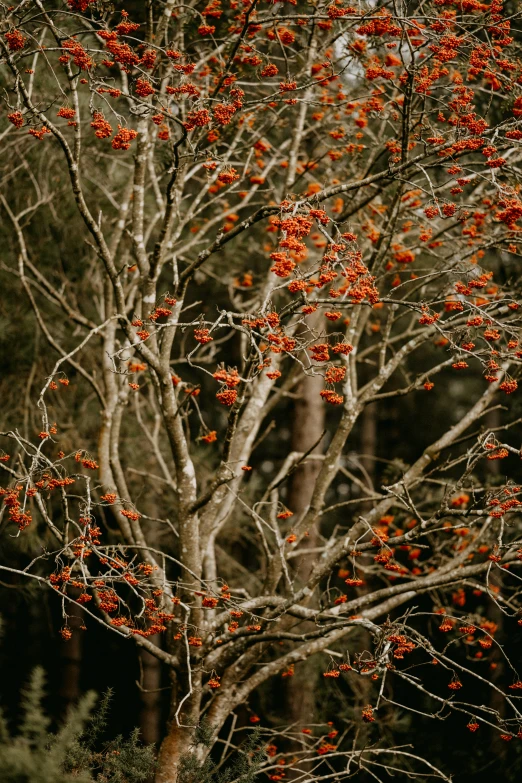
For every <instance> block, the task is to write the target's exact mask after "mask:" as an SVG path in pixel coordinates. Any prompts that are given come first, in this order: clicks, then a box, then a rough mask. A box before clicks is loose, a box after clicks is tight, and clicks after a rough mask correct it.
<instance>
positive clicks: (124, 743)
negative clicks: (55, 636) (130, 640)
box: [0, 668, 155, 783]
mask: <svg viewBox="0 0 522 783" xmlns="http://www.w3.org/2000/svg"><path fill="white" fill-rule="evenodd" d="M44 685H45V675H44V672H43V670H42V669H41V668H37V669H35V671H34V672H33V674H32V677H31V680H30V682H29V685H28V687H27V688H26V690H25V691H24V692H23V695H22V718H21V721H20V723H19V726H18V730H17V733H16V735H15V736H11V734H10V732H9V729H8V726H7V722H6V721H5V719H4V717H3V716H2V715H1V714H0V770H1V773H0V775H1V779H2V783H141V781H146V780H148V779H149V778H150V775H151V774H152V772H153V770H154V767H155V760H154V751H153V749H152V748H151V747H145V748H144V747H141V746H140V744H139V732H138V730H137V729H136V730H135V731H134V732H133V733H132V734H131V736H130V737H129V738H128V739H124V738H123V737H121V736H119V737H117V738H116V739H115V740H113V741H112V742H109V743H105V744H103V745H101V746H100V738H101V734H102V732H103V730H104V729H105V727H106V725H107V715H108V711H109V704H110V699H111V695H112V694H111V693H110V692H108V693H106V694H105V695H104V696H103V698H102V700H101V702H100V704H99V706H98V710H97V712H95V713H93V710H94V707H95V704H96V701H97V696H96V694H95V693H94V692H92V691H91V692H89V693H87V694H86V695H85V696H84V697H83V698H82V699H81V700H80V702H79V703H78V705H77V706H76V707H75V708H74V709H72V710H70V712H69V714H68V716H67V720H66V722H65V724H64V725H63V726H62V727H61V728H60V729H59V730H58V731H57V732H56V733H52V732H50V731H49V726H50V719H49V718H48V716H47V715H46V714H45V711H44V709H43V706H42V702H43V698H44V695H45V692H44ZM100 748H101V749H100Z"/></svg>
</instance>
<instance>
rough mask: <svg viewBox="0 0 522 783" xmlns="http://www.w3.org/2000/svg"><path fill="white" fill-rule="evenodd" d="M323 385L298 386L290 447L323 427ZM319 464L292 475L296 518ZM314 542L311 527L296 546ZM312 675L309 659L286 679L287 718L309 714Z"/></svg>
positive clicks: (300, 573) (297, 447) (314, 380)
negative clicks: (321, 392)
mask: <svg viewBox="0 0 522 783" xmlns="http://www.w3.org/2000/svg"><path fill="white" fill-rule="evenodd" d="M323 385H324V384H323V379H322V377H321V376H306V377H305V378H304V379H303V381H302V382H301V384H300V386H299V389H298V393H299V399H298V400H296V403H295V408H294V417H293V423H292V450H293V451H297V452H301V453H303V452H306V451H308V449H310V448H311V447H312V446H313V445H314V444H316V443H317V442H318V441H319V439H320V438H321V435H322V433H323V431H324V423H325V414H324V405H323V404H322V402H321V398H320V396H319V392H320V391H321V389H322V388H323ZM321 446H322V444H321V443H318V445H317V446H316V447H315V449H314V450H313V452H312V454H320V453H321V451H322V448H321ZM320 468H321V462H320V460H313V459H308V460H306V461H305V462H304V464H303V465H301V466H300V467H299V468H298V469H297V470H296V471H295V473H294V474H293V476H292V479H291V482H290V486H289V492H288V499H287V505H288V508H289V509H291V510H292V511H293V512H294V514H295V516H296V517H297V518H299V517H300V516H301V515H302V514H303V513H304V512H305V511H306V509H307V508H308V506H309V504H310V501H311V499H312V491H313V487H314V485H315V480H316V478H317V474H318V473H319V470H320ZM317 544H318V531H317V529H316V528H315V527H314V528H313V529H312V530H310V531H309V536H307V537H306V538H305V539H303V541H302V542H301V544H300V545H299V546H300V547H301V548H303V547H308V548H313V547H315V546H317ZM314 558H315V555H314V554H313V553H311V554H310V555H309V556H302V557H301V558H300V563H299V567H298V569H297V572H296V575H295V576H296V580H297V581H298V582H299V583H301V582H302V581H306V579H307V577H308V575H309V573H310V571H311V570H312V567H313V563H314ZM315 678H316V673H315V670H314V667H313V662H312V661H303V662H302V663H301V664H299V666H297V667H296V670H295V674H294V676H293V677H288V679H286V681H285V683H286V685H285V691H286V693H285V701H286V712H287V716H288V720H289V721H290V722H292V723H293V722H303V721H304V722H306V721H309V720H310V719H311V718H312V716H313V714H314V711H315V691H316V688H315V683H314V680H315Z"/></svg>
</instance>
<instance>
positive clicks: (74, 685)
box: [59, 590, 84, 716]
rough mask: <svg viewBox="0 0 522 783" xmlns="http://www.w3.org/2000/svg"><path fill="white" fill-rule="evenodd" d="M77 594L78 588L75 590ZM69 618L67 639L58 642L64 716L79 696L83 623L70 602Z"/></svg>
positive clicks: (82, 619)
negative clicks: (69, 630) (68, 637)
mask: <svg viewBox="0 0 522 783" xmlns="http://www.w3.org/2000/svg"><path fill="white" fill-rule="evenodd" d="M77 592H78V594H79V592H80V591H79V590H78V591H77ZM68 611H69V619H68V621H67V623H68V626H69V628H70V629H71V631H72V636H71V638H70V639H69V640H68V641H62V642H61V643H60V658H61V667H60V668H61V682H60V690H59V695H60V702H61V704H60V711H61V713H62V714H63V715H64V716H65V715H66V714H67V712H68V710H69V709H70V708H71V707H72V706H73V705H74V704H76V702H77V701H78V699H79V697H80V693H81V688H80V677H81V671H82V657H83V639H82V633H83V632H82V630H81V627H82V626H83V624H84V616H83V612H82V610H81V609H80V607H79V606H77V605H76V604H74V603H72V602H71V603H70V605H69V607H68Z"/></svg>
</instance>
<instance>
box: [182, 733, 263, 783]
mask: <svg viewBox="0 0 522 783" xmlns="http://www.w3.org/2000/svg"><path fill="white" fill-rule="evenodd" d="M207 739H208V738H207V728H206V726H205V724H204V723H202V724H201V725H200V726H199V727H198V729H197V730H196V734H195V737H194V745H193V747H192V748H191V749H190V750H189V751H188V752H187V753H186V754H185V755H184V756H182V758H181V760H180V768H179V783H232V781H233V783H254V781H256V780H257V779H258V774H259V772H260V770H261V765H262V763H263V762H264V761H265V759H266V755H265V752H264V749H263V745H264V743H263V742H262V738H261V732H260V731H254V732H252V734H251V735H250V737H249V738H248V739H247V740H246V742H244V743H243V745H242V746H241V747H240V748H238V751H237V753H235V754H234V756H233V758H232V760H231V762H230V764H227V765H226V766H225V768H224V769H221V764H217V763H215V762H214V761H213V760H212V759H211V758H210V757H209V756H207V757H206V758H205V760H204V761H200V760H199V759H198V753H197V746H198V742H199V743H201V744H203V745H205V746H207V747H208V741H207Z"/></svg>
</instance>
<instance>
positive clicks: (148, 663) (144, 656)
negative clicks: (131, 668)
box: [139, 636, 161, 745]
mask: <svg viewBox="0 0 522 783" xmlns="http://www.w3.org/2000/svg"><path fill="white" fill-rule="evenodd" d="M151 642H153V644H157V645H159V644H160V637H159V636H153V637H152V638H151ZM139 656H140V669H141V678H140V686H141V687H140V700H141V709H140V733H141V738H142V740H143V742H145V743H146V744H147V745H156V744H157V743H158V742H159V740H160V724H161V693H160V688H161V663H160V661H159V660H158V659H157V658H156V657H155V656H154V655H151V654H150V653H149V652H147V650H143V649H140V651H139Z"/></svg>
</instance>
